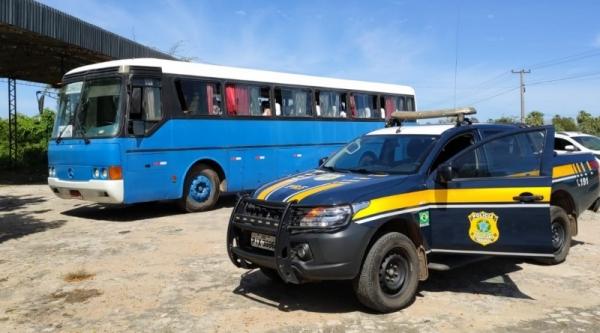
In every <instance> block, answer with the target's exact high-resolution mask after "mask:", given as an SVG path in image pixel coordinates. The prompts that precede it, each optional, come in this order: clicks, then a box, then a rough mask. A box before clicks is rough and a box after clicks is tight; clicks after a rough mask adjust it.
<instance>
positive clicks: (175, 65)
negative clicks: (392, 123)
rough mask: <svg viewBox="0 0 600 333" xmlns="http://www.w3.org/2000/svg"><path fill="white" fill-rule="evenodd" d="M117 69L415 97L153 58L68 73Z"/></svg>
mask: <svg viewBox="0 0 600 333" xmlns="http://www.w3.org/2000/svg"><path fill="white" fill-rule="evenodd" d="M117 66H147V67H160V68H161V69H162V72H163V73H166V74H175V75H185V76H199V77H208V78H216V79H230V80H240V81H252V82H259V83H260V82H265V83H274V84H281V85H296V86H307V87H321V88H330V89H343V90H355V91H366V92H379V93H388V94H399V95H414V94H415V90H414V89H413V88H412V87H409V86H404V85H396V84H388V83H378V82H366V81H355V80H344V79H335V78H328V77H321V76H310V75H302V74H290V73H283V72H272V71H263V70H257V69H248V68H240V67H229V66H219V65H209V64H202V63H193V62H184V61H174V60H163V59H153V58H137V59H123V60H114V61H107V62H102V63H98V64H93V65H87V66H83V67H78V68H75V69H73V70H71V71H69V72H68V73H67V75H69V74H75V73H79V72H85V71H89V70H94V69H102V68H108V67H117Z"/></svg>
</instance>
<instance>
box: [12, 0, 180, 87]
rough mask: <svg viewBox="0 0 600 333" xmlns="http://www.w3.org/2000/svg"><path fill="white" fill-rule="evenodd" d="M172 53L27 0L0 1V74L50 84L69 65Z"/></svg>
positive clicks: (55, 80)
mask: <svg viewBox="0 0 600 333" xmlns="http://www.w3.org/2000/svg"><path fill="white" fill-rule="evenodd" d="M139 57H152V58H162V59H175V58H174V57H172V56H170V55H167V54H165V53H162V52H160V51H157V50H155V49H152V48H149V47H146V46H143V45H141V44H139V43H136V42H134V41H131V40H129V39H126V38H123V37H121V36H118V35H116V34H114V33H112V32H109V31H106V30H104V29H101V28H99V27H97V26H95V25H92V24H89V23H86V22H84V21H82V20H80V19H78V18H76V17H74V16H71V15H68V14H66V13H63V12H61V11H58V10H56V9H54V8H51V7H48V6H46V5H44V4H41V3H38V2H36V1H33V0H0V77H9V78H14V79H19V80H26V81H33V82H41V83H48V84H51V85H56V84H57V83H58V82H60V80H61V79H62V76H63V74H64V73H66V72H67V71H68V70H70V69H73V68H75V67H79V66H83V65H88V64H92V63H97V62H102V61H108V60H113V59H126V58H139Z"/></svg>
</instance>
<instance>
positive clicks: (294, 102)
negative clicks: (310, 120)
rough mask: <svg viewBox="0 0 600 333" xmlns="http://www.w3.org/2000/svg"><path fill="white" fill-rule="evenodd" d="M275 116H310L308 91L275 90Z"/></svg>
mask: <svg viewBox="0 0 600 333" xmlns="http://www.w3.org/2000/svg"><path fill="white" fill-rule="evenodd" d="M275 103H276V105H275V111H276V115H278V116H283V117H306V116H311V115H312V97H311V93H310V91H309V90H306V89H293V88H275Z"/></svg>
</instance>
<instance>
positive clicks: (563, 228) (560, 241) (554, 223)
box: [538, 206, 573, 265]
mask: <svg viewBox="0 0 600 333" xmlns="http://www.w3.org/2000/svg"><path fill="white" fill-rule="evenodd" d="M550 230H551V232H552V248H553V249H554V253H553V257H552V258H540V259H538V261H539V262H541V263H543V264H546V265H556V264H560V263H561V262H563V261H565V259H566V258H567V255H568V254H569V249H570V248H571V238H572V237H573V234H572V230H571V223H570V220H569V215H567V212H566V211H565V210H564V209H563V208H561V207H559V206H550Z"/></svg>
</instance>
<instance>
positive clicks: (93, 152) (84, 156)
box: [48, 139, 121, 181]
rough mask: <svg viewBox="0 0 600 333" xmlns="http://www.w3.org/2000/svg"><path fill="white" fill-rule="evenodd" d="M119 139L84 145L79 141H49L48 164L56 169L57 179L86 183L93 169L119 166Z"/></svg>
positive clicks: (97, 140) (95, 140) (96, 141)
mask: <svg viewBox="0 0 600 333" xmlns="http://www.w3.org/2000/svg"><path fill="white" fill-rule="evenodd" d="M119 141H120V140H119V139H94V140H91V141H90V143H89V144H85V143H84V142H83V140H79V139H65V140H63V141H61V142H60V143H56V141H51V142H50V143H49V146H48V161H49V164H50V165H52V166H54V167H55V169H56V176H57V178H59V179H63V180H70V181H88V180H90V179H91V178H92V172H93V168H94V167H97V168H101V167H108V166H111V165H121V148H120V147H121V146H120V144H119Z"/></svg>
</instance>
